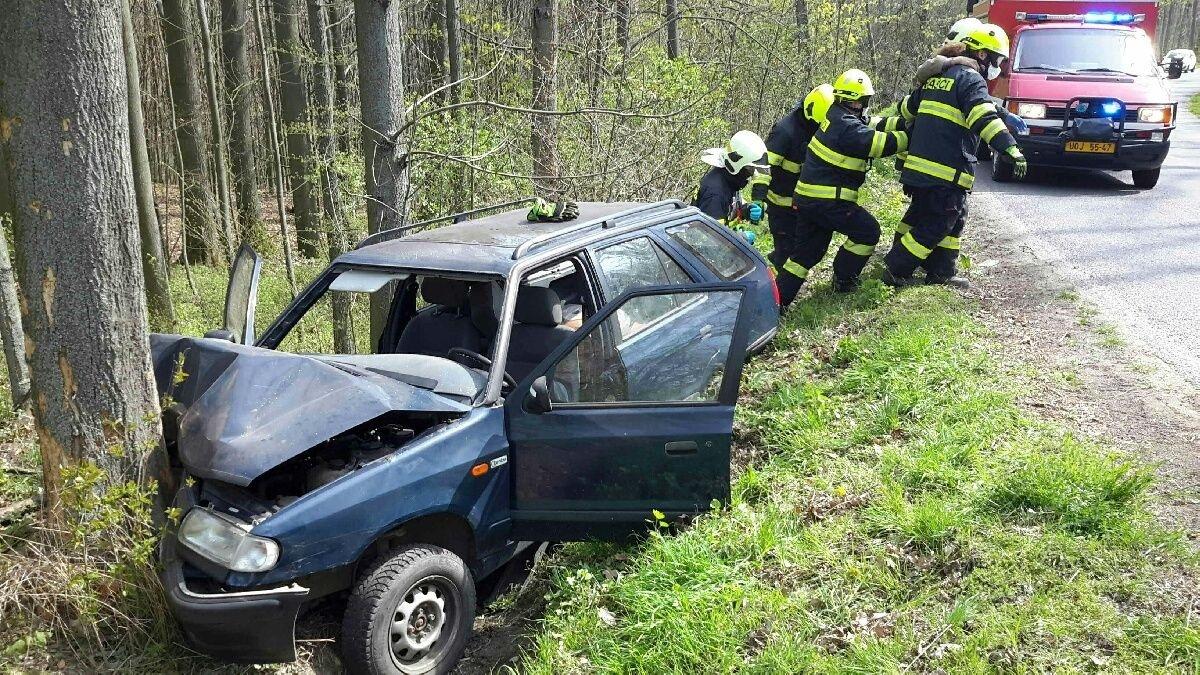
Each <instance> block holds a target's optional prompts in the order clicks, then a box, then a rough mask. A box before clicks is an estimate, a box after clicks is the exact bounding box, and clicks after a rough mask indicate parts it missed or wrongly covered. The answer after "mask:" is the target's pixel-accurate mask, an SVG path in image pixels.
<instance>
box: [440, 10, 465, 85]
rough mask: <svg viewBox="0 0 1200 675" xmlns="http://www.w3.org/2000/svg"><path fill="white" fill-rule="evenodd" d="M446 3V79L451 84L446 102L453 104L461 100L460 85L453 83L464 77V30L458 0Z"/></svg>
mask: <svg viewBox="0 0 1200 675" xmlns="http://www.w3.org/2000/svg"><path fill="white" fill-rule="evenodd" d="M445 3H446V5H445V8H444V10H443V11H444V12H445V20H446V62H447V64H448V67H447V70H446V80H447V84H450V85H451V87H450V89H449V90H447V92H446V102H447V103H451V104H453V103H458V100H459V93H458V89H459V87H458V86H457V85H454V84H453V83H454V82H458V81H459V80H461V79H462V32H461V31H460V30H459V26H458V0H445Z"/></svg>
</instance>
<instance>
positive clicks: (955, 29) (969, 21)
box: [946, 16, 983, 42]
mask: <svg viewBox="0 0 1200 675" xmlns="http://www.w3.org/2000/svg"><path fill="white" fill-rule="evenodd" d="M980 28H983V22H982V21H980V20H979V19H976V18H975V17H973V16H968V17H967V18H965V19H959V20H958V21H955V22H954V25H953V26H950V30H949V31H947V32H946V42H962V40H963V38H965V37H967V36H968V35H970V34H971V31H973V30H978V29H980Z"/></svg>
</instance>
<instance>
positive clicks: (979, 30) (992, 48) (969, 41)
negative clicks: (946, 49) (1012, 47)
mask: <svg viewBox="0 0 1200 675" xmlns="http://www.w3.org/2000/svg"><path fill="white" fill-rule="evenodd" d="M959 41H960V42H962V43H963V44H964V45H966V46H967V48H968V49H973V50H979V49H982V50H984V51H989V52H991V53H993V54H996V55H997V56H1001V57H1003V58H1006V59H1007V58H1008V34H1007V33H1005V32H1004V29H1003V28H1001V27H1000V26H997V25H996V24H994V23H985V24H983V25H981V26H978V27H976V28H972V29H971V30H969V31H968V32H967V34H966V35H964V36H962V38H961V39H960V40H959Z"/></svg>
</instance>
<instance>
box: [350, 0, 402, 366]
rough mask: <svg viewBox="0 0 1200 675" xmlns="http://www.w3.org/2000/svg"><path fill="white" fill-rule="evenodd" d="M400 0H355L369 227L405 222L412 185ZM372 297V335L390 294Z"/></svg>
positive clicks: (383, 227)
mask: <svg viewBox="0 0 1200 675" xmlns="http://www.w3.org/2000/svg"><path fill="white" fill-rule="evenodd" d="M400 10H401V5H400V2H399V1H398V0H354V15H355V36H356V38H357V43H358V86H359V102H360V107H361V115H360V119H361V120H362V150H363V161H364V164H365V166H364V170H365V175H366V187H367V231H368V232H378V231H380V230H386V229H390V228H394V227H398V226H400V225H401V224H402V223H403V222H404V203H403V202H404V194H405V193H406V192H407V190H408V173H407V171H406V162H405V155H406V154H407V149H406V148H405V147H404V146H403V145H402V141H401V138H400V134H399V133H397V131H398V129H399V128H400V125H401V124H402V122H403V118H404V24H403V22H402V21H401V16H400ZM385 295H386V294H384V293H375V294H373V295H372V297H371V340H372V343H373V344H374V343H375V342H376V340H378V338H379V334H380V332H381V331H382V330H383V324H384V322H385V321H386V318H387V310H388V305H389V304H390V298H387V297H384V296H385Z"/></svg>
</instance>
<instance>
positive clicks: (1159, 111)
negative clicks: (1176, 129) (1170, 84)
mask: <svg viewBox="0 0 1200 675" xmlns="http://www.w3.org/2000/svg"><path fill="white" fill-rule="evenodd" d="M1138 121H1139V122H1146V123H1148V124H1170V123H1171V106H1169V105H1152V106H1145V107H1142V108H1138Z"/></svg>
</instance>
